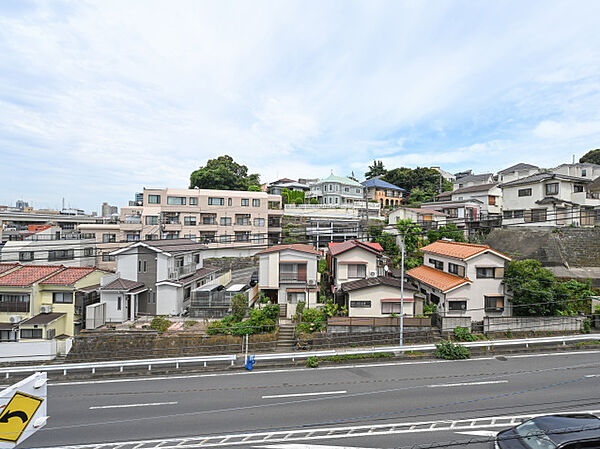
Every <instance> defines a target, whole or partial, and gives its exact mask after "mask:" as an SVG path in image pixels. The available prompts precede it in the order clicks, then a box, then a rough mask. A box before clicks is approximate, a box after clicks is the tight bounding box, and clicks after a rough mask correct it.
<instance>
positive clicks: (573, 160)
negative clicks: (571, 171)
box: [573, 155, 575, 163]
mask: <svg viewBox="0 0 600 449" xmlns="http://www.w3.org/2000/svg"><path fill="white" fill-rule="evenodd" d="M573 163H575V155H573Z"/></svg>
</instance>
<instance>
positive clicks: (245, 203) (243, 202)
mask: <svg viewBox="0 0 600 449" xmlns="http://www.w3.org/2000/svg"><path fill="white" fill-rule="evenodd" d="M242 206H243V207H248V206H250V200H249V199H248V198H242Z"/></svg>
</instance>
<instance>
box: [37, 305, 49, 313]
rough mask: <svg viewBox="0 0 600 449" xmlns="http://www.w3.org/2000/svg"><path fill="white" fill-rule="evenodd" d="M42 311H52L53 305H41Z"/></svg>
mask: <svg viewBox="0 0 600 449" xmlns="http://www.w3.org/2000/svg"><path fill="white" fill-rule="evenodd" d="M40 313H52V306H40Z"/></svg>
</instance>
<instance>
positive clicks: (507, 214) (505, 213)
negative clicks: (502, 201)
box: [502, 210, 513, 219]
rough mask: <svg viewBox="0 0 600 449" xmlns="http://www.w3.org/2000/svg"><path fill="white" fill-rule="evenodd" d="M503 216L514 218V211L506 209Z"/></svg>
mask: <svg viewBox="0 0 600 449" xmlns="http://www.w3.org/2000/svg"><path fill="white" fill-rule="evenodd" d="M502 217H503V218H506V219H508V218H512V217H513V211H512V210H505V211H503V212H502Z"/></svg>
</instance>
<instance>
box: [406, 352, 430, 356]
mask: <svg viewBox="0 0 600 449" xmlns="http://www.w3.org/2000/svg"><path fill="white" fill-rule="evenodd" d="M426 354H427V353H426V352H421V351H405V352H404V355H407V356H416V355H426Z"/></svg>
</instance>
